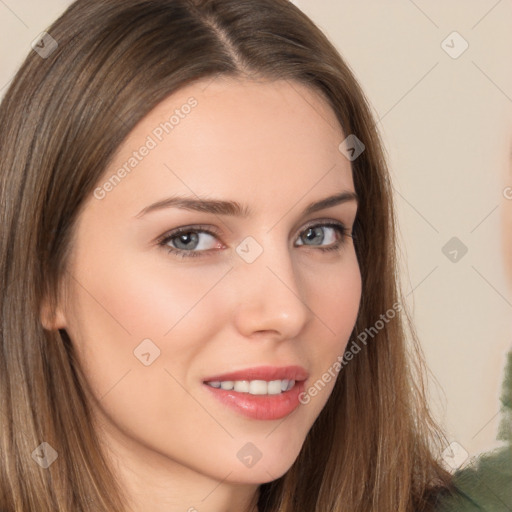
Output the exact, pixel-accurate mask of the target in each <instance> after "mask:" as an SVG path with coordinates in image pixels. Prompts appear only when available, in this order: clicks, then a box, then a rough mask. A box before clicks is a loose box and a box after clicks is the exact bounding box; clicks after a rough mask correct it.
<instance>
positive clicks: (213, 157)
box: [98, 78, 353, 211]
mask: <svg viewBox="0 0 512 512" xmlns="http://www.w3.org/2000/svg"><path fill="white" fill-rule="evenodd" d="M344 138H345V135H344V134H343V131H342V129H341V127H340V125H339V123H338V121H337V119H336V116H335V113H334V111H333V110H332V109H331V108H330V106H329V105H328V103H327V102H326V101H325V99H323V97H322V96H321V95H320V94H319V93H317V92H316V91H314V90H312V89H310V88H308V87H306V86H304V85H302V84H299V83H296V82H289V81H284V80H280V81H273V82H270V81H249V80H235V79H226V78H220V79H219V78H217V79H214V80H211V79H209V80H203V81H200V82H195V83H194V84H191V85H189V86H187V87H184V88H182V89H180V90H179V91H177V92H176V93H174V94H172V95H170V96H169V97H167V98H166V99H165V100H164V101H162V102H161V103H160V104H159V105H158V106H157V107H156V108H155V109H153V110H152V111H151V112H150V113H149V114H148V115H147V116H146V117H145V118H144V119H143V120H142V121H141V122H140V123H139V124H138V125H137V126H136V127H135V128H134V129H133V130H132V132H131V133H130V135H129V136H128V138H127V139H126V140H125V141H124V143H123V144H122V145H121V147H120V148H119V150H118V152H117V154H116V156H115V158H114V160H113V162H112V163H111V164H110V165H109V167H108V169H107V171H106V173H105V174H104V176H103V177H102V180H101V181H100V183H99V184H98V185H99V186H102V185H103V184H105V183H106V182H107V181H108V180H109V178H111V177H113V176H114V175H116V174H117V175H119V174H121V175H122V177H121V179H120V180H118V179H115V180H111V181H112V182H115V184H114V183H113V186H111V187H107V188H109V192H108V194H107V196H106V198H105V199H106V200H108V202H109V203H110V204H111V205H116V206H119V205H118V204H116V203H123V202H125V203H126V202H129V203H130V204H132V205H133V209H134V210H135V209H136V208H137V207H139V206H140V208H142V207H144V206H145V205H144V204H143V203H144V202H147V200H157V199H159V196H163V195H165V193H167V192H172V193H174V192H179V193H187V194H189V195H190V194H198V195H207V194H209V193H215V194H216V195H225V196H232V195H233V194H235V195H237V199H240V198H244V197H245V198H247V201H246V202H249V200H250V198H251V197H255V196H257V197H258V198H260V199H261V200H264V199H265V197H267V195H268V194H269V193H272V195H273V197H275V196H276V194H277V195H279V194H280V192H281V194H285V195H288V196H289V198H290V200H291V199H294V200H295V202H297V201H298V200H299V199H300V197H301V196H303V195H304V194H305V193H307V192H308V191H311V190H313V189H314V188H317V189H318V193H317V194H316V196H319V195H322V194H324V193H325V192H333V190H332V189H333V187H336V188H337V189H345V190H348V189H353V182H352V172H351V167H350V162H349V161H348V160H347V159H346V158H345V157H344V156H343V155H342V153H341V152H340V151H339V145H340V143H341V142H342V141H343V139H344ZM122 169H124V171H123V172H119V171H120V170H122ZM324 195H325V194H324ZM316 196H315V197H316ZM310 197H311V196H310ZM283 199H284V197H283ZM105 202H106V201H105ZM140 208H139V209H140ZM137 211H139V210H137Z"/></svg>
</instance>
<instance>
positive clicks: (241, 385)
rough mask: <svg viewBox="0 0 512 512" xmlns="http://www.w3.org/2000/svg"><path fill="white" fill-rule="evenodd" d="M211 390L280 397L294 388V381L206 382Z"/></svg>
mask: <svg viewBox="0 0 512 512" xmlns="http://www.w3.org/2000/svg"><path fill="white" fill-rule="evenodd" d="M206 384H208V385H209V386H211V387H212V388H220V389H225V390H226V391H233V390H234V391H237V392H238V393H249V394H250V395H280V394H281V393H282V392H284V391H289V390H290V389H292V388H293V386H295V381H294V380H289V379H283V380H271V381H269V382H267V381H266V380H234V381H233V380H225V381H222V382H220V381H218V380H216V381H210V382H207V383H206Z"/></svg>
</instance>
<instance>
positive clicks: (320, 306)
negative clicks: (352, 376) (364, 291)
mask: <svg viewBox="0 0 512 512" xmlns="http://www.w3.org/2000/svg"><path fill="white" fill-rule="evenodd" d="M308 279H309V281H308V289H309V296H310V297H311V309H312V310H313V312H314V313H315V316H316V319H317V322H318V324H319V327H318V328H319V329H320V328H322V329H323V332H324V335H323V336H322V339H323V340H324V343H322V344H321V345H319V347H320V348H321V349H322V350H323V351H324V353H326V354H329V355H331V356H332V355H333V354H336V355H337V354H339V353H340V352H341V351H342V350H343V348H344V346H345V345H346V343H347V342H348V337H349V336H350V334H351V332H352V330H353V328H354V324H355V322H356V319H357V314H358V311H359V303H360V299H361V286H362V285H361V274H360V270H359V265H358V262H357V258H356V254H355V251H354V250H353V249H352V248H351V250H350V251H347V253H346V254H344V256H343V258H342V260H341V261H340V262H339V264H335V265H324V266H320V265H319V267H318V271H317V272H315V273H314V275H310V276H309V278H308ZM320 348H319V349H320Z"/></svg>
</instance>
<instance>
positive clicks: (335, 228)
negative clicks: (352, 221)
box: [299, 221, 352, 251]
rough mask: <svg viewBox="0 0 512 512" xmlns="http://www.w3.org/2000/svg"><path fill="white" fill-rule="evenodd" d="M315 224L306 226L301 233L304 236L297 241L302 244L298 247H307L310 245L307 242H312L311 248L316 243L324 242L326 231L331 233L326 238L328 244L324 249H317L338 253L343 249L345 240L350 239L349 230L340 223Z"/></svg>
mask: <svg viewBox="0 0 512 512" xmlns="http://www.w3.org/2000/svg"><path fill="white" fill-rule="evenodd" d="M315 222H316V223H315V224H311V225H309V226H306V228H305V229H304V230H303V231H302V233H304V235H302V236H300V237H299V240H300V241H302V243H301V244H299V245H306V246H307V245H310V243H309V242H313V244H312V247H315V243H316V242H320V243H322V242H324V241H325V239H326V236H325V230H326V229H327V230H328V231H329V230H330V231H331V236H327V242H328V244H327V246H326V247H318V249H319V250H321V251H339V250H341V248H342V247H343V245H344V243H345V241H346V239H347V238H352V234H351V233H350V231H349V229H348V228H347V227H345V225H344V224H342V223H341V222H333V221H327V222H322V223H319V222H318V221H315ZM336 235H338V237H336ZM333 239H334V240H333ZM305 242H306V243H305Z"/></svg>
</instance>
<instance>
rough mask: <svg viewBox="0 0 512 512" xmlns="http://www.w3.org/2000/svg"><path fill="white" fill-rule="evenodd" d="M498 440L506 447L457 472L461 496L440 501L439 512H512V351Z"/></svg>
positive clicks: (504, 390) (508, 357) (453, 496)
mask: <svg viewBox="0 0 512 512" xmlns="http://www.w3.org/2000/svg"><path fill="white" fill-rule="evenodd" d="M500 400H501V421H500V427H499V432H498V436H497V439H499V440H503V441H505V443H506V445H505V446H504V447H502V448H499V449H496V450H493V451H491V452H487V453H484V454H481V455H480V456H478V457H476V458H475V460H473V461H472V462H471V463H470V464H469V465H467V466H466V467H464V468H462V469H460V470H458V471H456V472H455V474H454V476H453V483H454V485H455V487H456V490H457V493H456V494H450V495H444V496H442V497H440V499H439V500H438V507H437V509H436V510H437V511H438V512H512V351H510V352H509V353H508V355H507V363H506V367H505V379H504V382H503V390H502V394H501V398H500Z"/></svg>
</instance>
